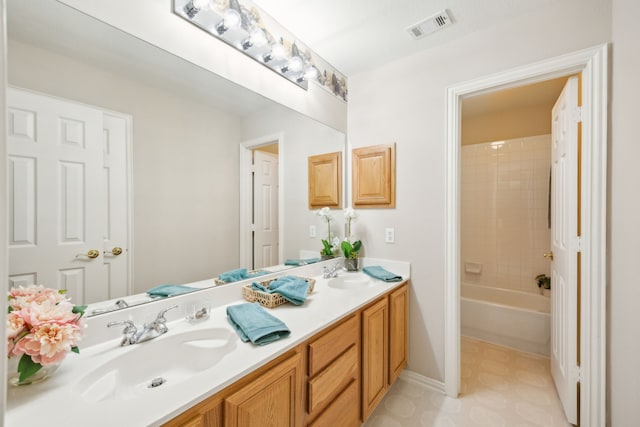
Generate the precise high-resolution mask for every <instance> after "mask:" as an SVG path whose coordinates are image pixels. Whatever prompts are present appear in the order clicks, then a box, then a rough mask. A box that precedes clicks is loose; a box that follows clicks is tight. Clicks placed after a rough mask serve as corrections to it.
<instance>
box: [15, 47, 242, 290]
mask: <svg viewBox="0 0 640 427" xmlns="http://www.w3.org/2000/svg"><path fill="white" fill-rule="evenodd" d="M8 67H9V83H10V84H12V85H15V86H19V87H22V88H26V89H30V90H35V91H38V92H42V93H46V94H50V95H54V96H59V97H61V98H66V99H70V100H74V101H78V102H82V103H85V104H90V105H95V106H97V107H101V108H105V109H109V110H114V111H118V112H122V113H127V114H131V115H132V117H133V206H134V218H133V227H134V251H133V255H134V274H135V276H134V284H135V292H144V291H146V290H147V289H149V288H150V287H151V286H154V285H157V284H164V283H185V282H191V281H195V280H201V279H207V278H211V277H214V276H216V275H217V274H219V273H220V272H221V271H226V270H229V269H232V268H237V266H238V247H239V243H238V233H239V224H238V220H237V218H238V204H239V198H238V185H237V176H238V149H237V145H238V143H239V140H240V119H239V118H238V117H237V116H234V115H230V114H228V113H225V112H222V111H219V110H216V109H213V108H211V107H209V106H207V105H204V104H202V103H199V102H197V101H194V100H192V99H189V98H186V97H183V96H181V95H179V94H176V93H172V92H169V91H168V90H163V89H158V88H154V87H149V86H146V85H145V84H144V82H141V81H132V80H128V79H127V78H124V77H121V76H119V75H115V74H110V73H107V72H104V71H102V70H100V69H97V68H94V67H93V66H91V65H90V64H87V63H84V62H78V61H77V60H75V59H72V58H69V57H66V56H62V55H58V54H54V53H51V52H48V51H44V50H42V49H39V48H36V47H33V46H30V45H27V44H23V43H17V42H11V43H10V44H9V55H8ZM221 242H224V243H221Z"/></svg>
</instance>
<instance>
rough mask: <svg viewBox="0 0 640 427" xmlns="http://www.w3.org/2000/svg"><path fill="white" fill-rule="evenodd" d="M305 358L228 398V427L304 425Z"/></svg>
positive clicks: (290, 360)
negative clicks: (303, 370) (303, 378)
mask: <svg viewBox="0 0 640 427" xmlns="http://www.w3.org/2000/svg"><path fill="white" fill-rule="evenodd" d="M301 381H302V356H301V355H300V354H299V353H297V354H295V355H294V356H291V357H290V358H288V359H286V360H284V361H283V362H281V363H280V364H278V365H276V366H274V367H273V368H271V369H270V370H268V371H267V372H265V373H264V374H262V375H260V376H259V377H256V378H255V379H254V380H253V381H251V382H250V383H249V384H247V385H246V386H244V387H243V388H241V389H240V390H238V391H237V392H236V393H234V394H232V395H231V396H229V397H227V398H226V399H225V411H224V412H225V415H224V416H225V426H227V427H287V426H289V427H294V426H296V425H300V422H299V421H298V419H300V417H301V415H302V413H301V406H302V405H301V399H300V396H302V384H301Z"/></svg>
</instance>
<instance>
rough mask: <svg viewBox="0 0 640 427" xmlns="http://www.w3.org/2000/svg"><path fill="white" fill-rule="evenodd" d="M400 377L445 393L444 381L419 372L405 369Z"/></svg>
mask: <svg viewBox="0 0 640 427" xmlns="http://www.w3.org/2000/svg"><path fill="white" fill-rule="evenodd" d="M400 379H401V380H403V381H406V382H409V383H413V384H417V385H420V386H423V387H426V388H428V389H431V390H433V391H437V392H439V393H442V394H445V388H444V383H443V382H442V381H438V380H434V379H433V378H429V377H425V376H424V375H421V374H418V373H417V372H413V371H410V370H408V369H405V370H404V371H402V372H401V373H400Z"/></svg>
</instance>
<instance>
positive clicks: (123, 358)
mask: <svg viewBox="0 0 640 427" xmlns="http://www.w3.org/2000/svg"><path fill="white" fill-rule="evenodd" d="M237 339H238V336H237V335H236V334H235V333H234V332H232V331H231V330H230V329H225V328H206V329H198V330H190V331H185V332H181V333H174V334H172V332H171V330H169V332H167V334H166V335H163V336H162V337H159V338H156V339H154V340H150V341H147V342H144V343H140V344H134V345H132V346H130V347H124V348H121V349H120V348H119V349H114V350H113V351H117V350H121V351H122V354H121V355H118V356H116V357H114V358H112V359H109V360H108V361H107V362H105V363H103V364H101V365H99V366H97V367H96V368H95V369H94V370H93V371H91V372H90V373H89V374H87V375H85V376H84V377H83V378H82V379H80V381H79V382H78V384H76V390H77V391H78V392H79V393H80V395H81V396H82V398H83V399H84V400H85V401H86V402H89V403H95V402H100V401H104V400H129V399H135V398H137V397H140V396H143V395H145V394H148V393H153V392H156V391H157V390H159V389H163V388H167V387H172V386H174V385H176V384H179V383H181V382H183V381H185V380H188V379H189V378H191V377H193V376H196V375H198V374H200V373H202V371H204V370H207V369H210V368H212V367H214V366H215V365H216V363H217V362H219V361H220V360H222V358H223V357H224V356H225V355H226V354H228V353H229V352H231V351H232V350H233V349H234V348H235V346H236V344H237Z"/></svg>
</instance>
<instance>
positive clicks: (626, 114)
mask: <svg viewBox="0 0 640 427" xmlns="http://www.w3.org/2000/svg"><path fill="white" fill-rule="evenodd" d="M639 22H640V3H639V2H638V1H637V0H613V34H612V40H613V48H612V57H613V61H612V63H613V65H612V68H613V74H612V82H613V85H612V86H613V91H612V94H611V145H610V150H609V153H610V156H611V157H610V159H609V176H610V182H609V191H610V192H609V212H608V215H609V221H608V223H609V249H608V253H609V295H608V296H609V300H608V307H607V311H608V328H607V333H608V341H609V349H608V350H609V351H608V361H607V364H608V367H609V369H608V375H609V384H608V390H607V391H608V395H609V405H610V406H609V413H610V417H611V421H610V425H611V426H616V427H617V426H630V425H636V424H637V423H638V420H639V419H640V369H638V355H640V336H639V335H638V325H640V310H639V309H638V305H639V304H640V279H639V278H638V276H639V275H638V270H636V268H635V267H636V265H638V259H640V250H638V247H639V246H638V242H640V227H638V219H639V218H640V197H638V196H639V193H638V183H639V182H640V168H639V167H638V160H639V159H640V143H639V142H638V139H639V138H638V100H639V99H640V80H639V79H638V70H640V50H639V47H638V40H640V26H639V25H638V23H639Z"/></svg>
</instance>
